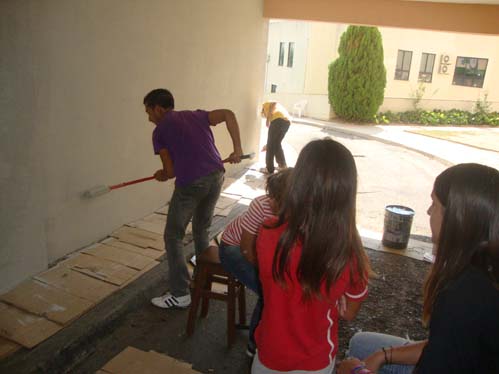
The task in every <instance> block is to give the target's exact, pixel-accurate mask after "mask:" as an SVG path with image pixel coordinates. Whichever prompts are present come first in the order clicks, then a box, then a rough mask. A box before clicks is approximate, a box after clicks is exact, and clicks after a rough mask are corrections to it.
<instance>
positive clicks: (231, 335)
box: [227, 277, 236, 347]
mask: <svg viewBox="0 0 499 374" xmlns="http://www.w3.org/2000/svg"><path fill="white" fill-rule="evenodd" d="M227 283H228V284H227V291H228V295H227V345H228V346H229V347H230V346H232V344H233V343H234V340H235V337H236V290H235V288H236V286H235V282H234V278H232V277H229V280H228V282H227Z"/></svg>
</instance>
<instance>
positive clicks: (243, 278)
mask: <svg viewBox="0 0 499 374" xmlns="http://www.w3.org/2000/svg"><path fill="white" fill-rule="evenodd" d="M291 172H292V168H288V169H284V170H281V171H279V172H278V173H275V174H271V175H269V176H268V177H267V184H266V192H267V193H266V194H265V195H263V196H258V197H256V198H255V199H253V201H252V202H251V204H250V205H249V208H248V210H247V211H246V212H245V213H244V214H242V215H240V216H239V217H237V218H236V219H235V220H234V221H232V222H231V223H230V224H229V225H228V226H227V228H226V229H225V230H224V232H223V235H222V240H221V243H220V249H219V256H220V262H221V263H222V266H223V267H224V268H225V270H226V271H228V272H229V273H231V274H233V275H234V276H235V277H236V278H237V279H239V281H240V282H241V283H243V284H244V285H245V286H246V287H247V288H249V289H250V290H252V291H253V292H255V293H256V294H257V295H258V296H259V297H258V301H257V304H256V306H255V309H254V310H253V314H252V317H251V323H250V328H249V343H248V349H247V352H246V353H247V354H248V356H250V357H253V356H254V355H255V352H256V343H255V338H254V332H255V329H256V326H257V325H258V322H259V321H260V318H261V312H262V307H263V302H262V297H261V286H260V280H259V279H258V271H257V268H256V266H255V265H256V255H255V243H256V237H257V234H258V231H259V229H260V227H261V226H262V223H263V222H264V221H265V220H267V219H269V218H271V217H275V215H276V214H277V212H278V211H279V209H280V206H281V202H282V199H283V196H284V192H285V189H286V185H287V183H288V180H289V178H290V176H291Z"/></svg>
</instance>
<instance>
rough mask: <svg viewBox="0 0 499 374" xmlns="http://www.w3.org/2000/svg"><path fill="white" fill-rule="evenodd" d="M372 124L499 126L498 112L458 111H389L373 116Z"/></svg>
mask: <svg viewBox="0 0 499 374" xmlns="http://www.w3.org/2000/svg"><path fill="white" fill-rule="evenodd" d="M373 122H374V123H377V124H388V123H410V124H419V125H453V126H458V125H489V126H499V112H487V113H484V112H476V113H471V112H467V111H464V110H459V109H451V110H439V109H435V110H431V111H427V110H416V111H415V110H411V111H407V112H399V113H393V112H390V111H387V112H384V113H378V114H376V115H375V116H374V121H373Z"/></svg>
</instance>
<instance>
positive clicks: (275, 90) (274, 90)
mask: <svg viewBox="0 0 499 374" xmlns="http://www.w3.org/2000/svg"><path fill="white" fill-rule="evenodd" d="M276 92H277V84H271V85H270V93H276Z"/></svg>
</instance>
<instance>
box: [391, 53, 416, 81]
mask: <svg viewBox="0 0 499 374" xmlns="http://www.w3.org/2000/svg"><path fill="white" fill-rule="evenodd" d="M400 52H402V53H403V55H402V63H401V64H400V68H399V56H400ZM406 54H410V59H409V68H408V70H406V69H404V62H405V56H406ZM412 55H413V52H412V51H407V50H405V49H399V50H398V51H397V63H396V64H395V77H394V79H395V80H399V81H408V80H409V78H410V76H411V66H412ZM404 73H407V78H404V75H403V74H404Z"/></svg>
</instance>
